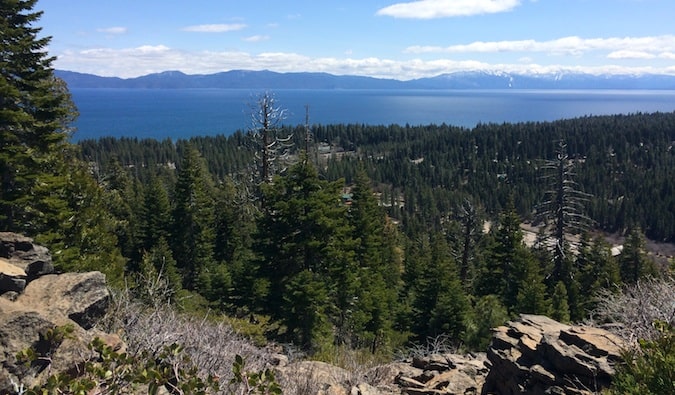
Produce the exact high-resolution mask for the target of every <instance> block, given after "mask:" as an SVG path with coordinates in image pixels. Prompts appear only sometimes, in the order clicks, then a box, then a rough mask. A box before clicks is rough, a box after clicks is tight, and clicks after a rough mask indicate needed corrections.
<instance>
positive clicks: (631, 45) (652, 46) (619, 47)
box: [404, 35, 675, 58]
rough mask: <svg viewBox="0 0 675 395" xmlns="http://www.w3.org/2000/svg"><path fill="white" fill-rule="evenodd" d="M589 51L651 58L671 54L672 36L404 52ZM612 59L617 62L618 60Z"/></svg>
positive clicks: (565, 39) (522, 42)
mask: <svg viewBox="0 0 675 395" xmlns="http://www.w3.org/2000/svg"><path fill="white" fill-rule="evenodd" d="M590 51H613V52H619V55H621V54H622V53H623V54H630V53H633V54H637V53H643V55H642V56H641V58H645V56H644V54H648V55H654V56H655V54H657V53H661V52H663V51H666V52H668V51H675V35H663V36H651V37H649V36H648V37H609V38H580V37H577V36H569V37H562V38H558V39H555V40H549V41H536V40H516V41H487V42H485V41H475V42H472V43H469V44H460V45H450V46H447V47H439V46H411V47H408V48H406V50H405V51H404V52H406V53H414V54H422V53H468V52H478V53H496V52H548V53H551V54H558V55H561V54H562V55H580V54H583V53H585V52H590ZM615 58H619V57H618V56H617V57H615Z"/></svg>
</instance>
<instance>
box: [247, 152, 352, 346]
mask: <svg viewBox="0 0 675 395" xmlns="http://www.w3.org/2000/svg"><path fill="white" fill-rule="evenodd" d="M340 189H341V182H333V183H329V182H327V181H324V180H321V179H319V176H318V173H317V172H316V169H315V168H314V167H313V166H312V165H311V164H310V163H308V162H307V161H301V162H300V163H298V164H296V165H293V166H292V167H291V168H290V169H289V170H288V172H287V173H286V174H284V175H283V176H277V177H275V178H274V182H273V183H271V184H268V185H264V186H263V193H264V198H265V202H266V205H265V209H264V211H263V214H262V216H261V218H260V220H259V224H258V230H257V233H256V235H255V242H254V249H255V250H257V252H258V254H259V256H258V258H257V266H258V267H257V273H258V277H259V278H260V279H262V281H261V280H258V281H257V284H256V286H255V288H256V290H257V291H256V292H259V293H260V295H259V296H260V297H262V298H261V300H259V301H258V304H259V306H260V308H262V309H263V311H264V312H267V313H269V314H271V315H272V316H273V317H274V318H275V319H278V320H281V321H282V323H284V324H285V325H286V326H287V327H288V328H291V329H292V330H291V335H293V336H296V339H295V340H298V341H300V342H302V343H303V344H304V345H305V346H312V347H316V345H317V344H318V343H322V342H325V341H329V342H330V340H331V339H325V338H322V339H319V338H317V337H315V336H324V334H325V331H324V318H325V317H323V313H322V312H326V314H328V313H330V314H331V315H330V316H329V317H327V318H326V319H329V322H331V323H332V324H334V325H336V326H340V325H344V324H346V323H347V321H346V320H343V319H341V317H346V316H347V315H348V314H349V312H348V311H347V309H349V306H350V302H349V300H350V298H353V297H354V293H353V292H352V291H351V290H352V289H353V287H354V283H353V274H355V273H356V272H357V270H356V267H355V264H354V260H353V247H352V248H350V247H349V246H350V245H351V229H350V227H349V224H348V222H347V215H346V214H347V208H346V206H345V205H342V204H340ZM300 279H304V280H306V281H307V283H304V282H303V281H301V280H300ZM321 290H323V291H321ZM324 292H327V295H328V298H327V299H326V297H325V294H324ZM307 298H309V299H307ZM314 298H318V300H314ZM296 302H297V303H300V304H301V305H295V304H294V303H296ZM328 302H330V305H326V303H328ZM302 306H304V307H306V308H303V307H302ZM329 307H330V308H329ZM312 309H319V310H317V312H315V311H313V310H312ZM315 314H318V315H315ZM301 324H302V325H310V324H311V325H313V326H312V327H311V328H310V327H301V326H299V325H301ZM343 329H344V328H340V327H338V328H336V330H337V331H338V333H342V332H343ZM296 330H297V331H296Z"/></svg>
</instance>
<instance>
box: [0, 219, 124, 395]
mask: <svg viewBox="0 0 675 395" xmlns="http://www.w3.org/2000/svg"><path fill="white" fill-rule="evenodd" d="M53 272H54V266H53V265H52V261H51V256H50V254H49V251H47V249H46V248H44V247H42V246H38V245H35V244H33V241H32V240H31V239H30V238H27V237H23V236H20V235H16V234H13V233H6V232H5V233H0V283H1V284H3V285H4V287H2V288H0V393H13V391H14V389H13V384H12V383H16V384H24V385H26V386H32V385H35V384H38V383H40V382H42V381H43V380H45V379H46V377H48V376H49V374H54V373H57V372H64V371H67V370H69V369H72V368H73V367H74V366H75V363H76V362H77V361H83V360H84V359H85V358H86V357H87V356H88V355H89V354H90V353H91V351H90V350H89V349H88V348H87V344H88V343H89V342H90V341H91V340H92V339H93V338H94V337H100V338H102V339H105V341H106V342H108V343H109V344H110V343H117V344H118V345H119V346H121V345H122V343H121V341H120V340H119V338H118V337H115V336H111V335H107V334H105V333H102V332H100V331H98V330H96V329H93V328H94V326H95V325H96V323H97V322H98V321H99V320H100V319H101V318H102V317H103V315H104V314H105V312H106V309H107V307H108V304H109V302H110V293H109V292H108V289H107V287H106V282H105V276H104V275H103V274H101V273H99V272H90V273H65V274H53ZM8 284H9V285H8ZM66 327H67V328H70V329H69V330H70V333H69V334H68V335H66V336H60V335H56V336H55V335H54V334H55V333H56V332H54V330H55V328H66ZM27 349H33V350H35V351H36V353H37V354H38V356H39V357H40V358H39V359H37V360H35V361H33V363H29V364H25V363H22V361H20V360H18V359H17V354H18V353H20V352H22V351H24V350H27Z"/></svg>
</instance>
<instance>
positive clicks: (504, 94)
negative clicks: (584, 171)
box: [71, 89, 675, 141]
mask: <svg viewBox="0 0 675 395" xmlns="http://www.w3.org/2000/svg"><path fill="white" fill-rule="evenodd" d="M71 93H72V95H73V100H74V102H75V105H76V106H77V108H78V110H79V112H80V116H79V118H78V120H77V121H76V123H75V125H74V126H75V127H76V128H77V132H76V133H75V134H74V136H73V140H74V141H77V140H82V139H90V138H98V137H102V136H116V137H120V136H127V137H138V138H155V139H164V138H172V139H178V138H189V137H191V136H197V135H216V134H224V135H229V134H232V133H234V132H235V131H237V130H246V129H248V128H249V127H250V125H251V122H250V114H251V106H252V105H254V103H255V99H256V96H257V95H259V94H260V93H261V92H255V91H251V90H238V89H156V90H154V89H72V90H71ZM273 93H274V95H275V97H276V100H277V103H278V105H279V106H280V107H282V108H284V109H286V110H287V114H288V116H287V117H286V119H285V120H284V123H285V124H289V125H298V124H304V123H305V106H309V121H310V124H335V123H345V124H346V123H363V124H371V125H389V124H400V125H405V124H410V125H426V124H441V123H446V124H449V125H456V126H464V127H467V128H471V127H474V126H475V125H476V124H477V123H503V122H525V121H554V120H558V119H564V118H575V117H581V116H586V115H610V114H631V113H637V112H657V111H660V112H672V111H675V91H656V90H654V91H645V90H618V91H617V90H573V91H571V90H298V89H294V90H275V91H274V92H273Z"/></svg>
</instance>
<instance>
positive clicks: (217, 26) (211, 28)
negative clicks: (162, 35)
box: [181, 23, 246, 33]
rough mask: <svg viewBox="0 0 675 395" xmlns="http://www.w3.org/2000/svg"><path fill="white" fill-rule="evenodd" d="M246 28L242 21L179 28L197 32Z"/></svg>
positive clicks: (220, 31) (223, 31)
mask: <svg viewBox="0 0 675 395" xmlns="http://www.w3.org/2000/svg"><path fill="white" fill-rule="evenodd" d="M244 28H246V25H245V24H243V23H229V24H228V23H220V24H211V25H194V26H186V27H184V28H182V29H181V30H183V31H185V32H197V33H225V32H232V31H237V30H241V29H244Z"/></svg>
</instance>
